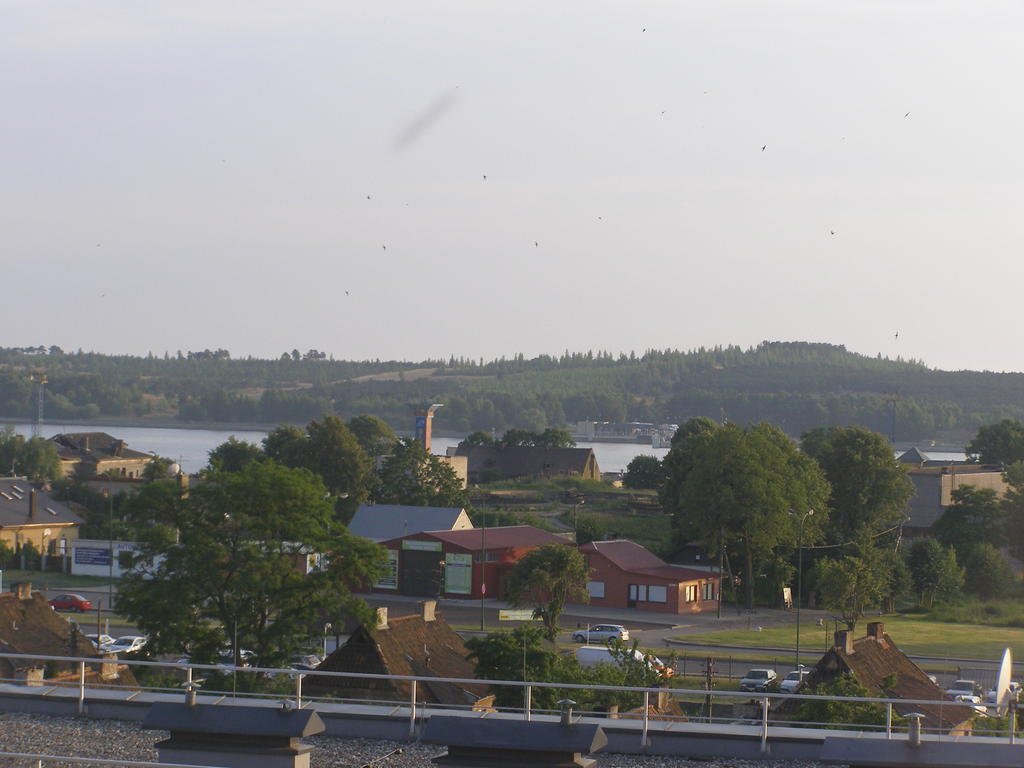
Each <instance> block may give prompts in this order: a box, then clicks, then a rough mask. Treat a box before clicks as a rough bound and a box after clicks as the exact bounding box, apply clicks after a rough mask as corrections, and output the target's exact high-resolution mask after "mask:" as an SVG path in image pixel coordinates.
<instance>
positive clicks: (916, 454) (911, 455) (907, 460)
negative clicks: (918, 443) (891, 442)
mask: <svg viewBox="0 0 1024 768" xmlns="http://www.w3.org/2000/svg"><path fill="white" fill-rule="evenodd" d="M928 460H929V459H928V455H927V454H925V453H921V451H919V450H918V449H917V448H911V449H910V450H909V451H904V452H903V453H901V454H900V455H899V458H897V459H896V461H898V462H901V463H903V464H923V463H924V462H926V461H928Z"/></svg>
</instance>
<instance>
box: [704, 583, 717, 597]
mask: <svg viewBox="0 0 1024 768" xmlns="http://www.w3.org/2000/svg"><path fill="white" fill-rule="evenodd" d="M704 599H705V600H714V599H715V583H714V582H713V581H705V582H704Z"/></svg>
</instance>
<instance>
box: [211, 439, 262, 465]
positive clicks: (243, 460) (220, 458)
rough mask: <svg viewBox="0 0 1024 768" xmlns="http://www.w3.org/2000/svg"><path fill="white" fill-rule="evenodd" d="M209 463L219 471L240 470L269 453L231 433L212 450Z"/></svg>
mask: <svg viewBox="0 0 1024 768" xmlns="http://www.w3.org/2000/svg"><path fill="white" fill-rule="evenodd" d="M209 455H210V458H209V461H208V465H209V467H210V469H213V470H216V471H217V472H240V471H241V470H242V469H244V468H245V467H246V466H247V465H248V464H250V463H251V462H254V461H263V460H264V459H266V458H267V455H266V454H265V453H264V452H263V449H262V448H260V446H258V445H256V444H255V443H247V442H246V441H244V440H239V439H237V438H236V437H235V436H234V435H231V437H229V438H228V439H227V440H226V441H225V442H223V443H221V444H220V445H218V446H217V447H216V448H214V449H213V450H212V451H210V454H209Z"/></svg>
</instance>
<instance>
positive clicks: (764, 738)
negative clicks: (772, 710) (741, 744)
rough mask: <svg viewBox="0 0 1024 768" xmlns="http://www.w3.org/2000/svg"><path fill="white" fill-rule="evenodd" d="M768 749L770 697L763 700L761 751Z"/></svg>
mask: <svg viewBox="0 0 1024 768" xmlns="http://www.w3.org/2000/svg"><path fill="white" fill-rule="evenodd" d="M767 751H768V697H767V696H765V697H764V698H763V699H762V700H761V752H762V753H764V752H767Z"/></svg>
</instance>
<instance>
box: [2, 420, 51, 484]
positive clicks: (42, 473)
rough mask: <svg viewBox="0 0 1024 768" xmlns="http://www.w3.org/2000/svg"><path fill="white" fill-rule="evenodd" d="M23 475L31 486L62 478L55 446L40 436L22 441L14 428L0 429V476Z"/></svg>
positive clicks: (8, 426) (22, 438) (21, 437)
mask: <svg viewBox="0 0 1024 768" xmlns="http://www.w3.org/2000/svg"><path fill="white" fill-rule="evenodd" d="M8 472H9V473H10V474H12V475H15V476H24V477H27V478H28V479H29V480H31V481H32V482H35V483H41V482H45V481H47V480H57V479H58V478H60V477H62V476H63V472H62V471H61V467H60V457H59V456H58V455H57V446H56V445H54V444H53V441H52V440H46V439H45V438H42V437H32V438H28V439H26V438H25V436H24V435H20V434H18V433H17V432H16V431H15V429H14V427H12V426H10V425H7V426H5V427H4V428H3V429H2V430H0V473H8Z"/></svg>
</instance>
